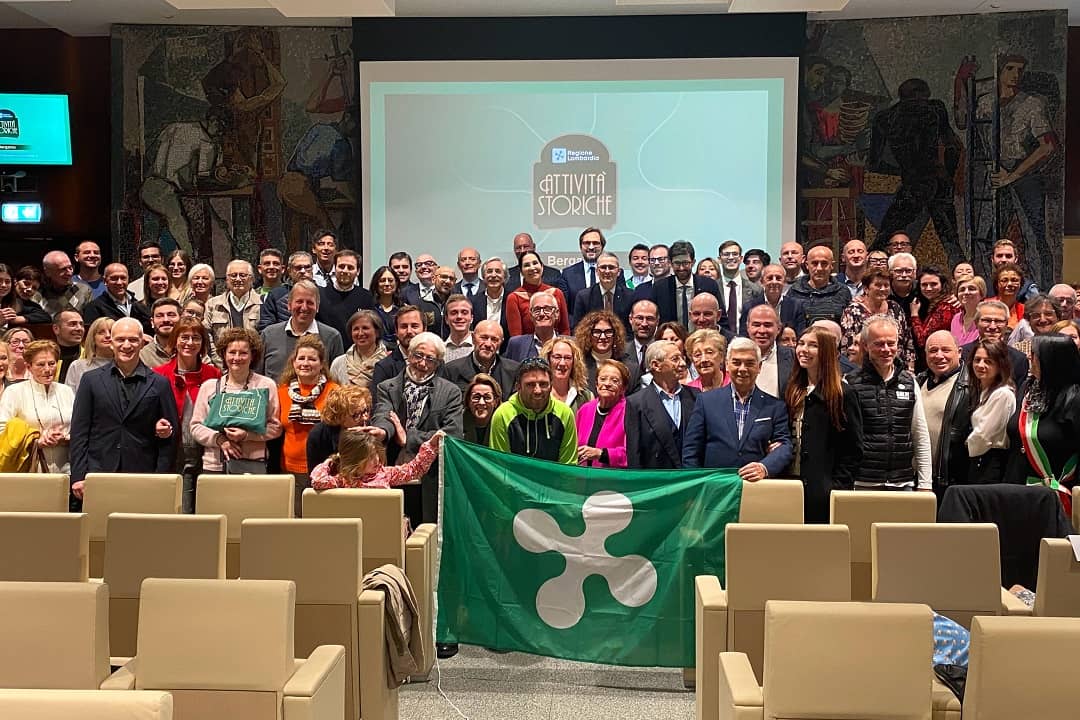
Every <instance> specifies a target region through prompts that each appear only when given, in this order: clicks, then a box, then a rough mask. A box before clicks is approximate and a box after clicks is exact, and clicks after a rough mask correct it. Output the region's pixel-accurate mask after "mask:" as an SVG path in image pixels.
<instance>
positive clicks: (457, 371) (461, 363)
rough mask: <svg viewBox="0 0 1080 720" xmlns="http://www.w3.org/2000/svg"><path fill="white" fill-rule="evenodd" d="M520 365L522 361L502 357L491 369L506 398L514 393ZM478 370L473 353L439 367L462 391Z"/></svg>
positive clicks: (443, 375) (445, 376)
mask: <svg viewBox="0 0 1080 720" xmlns="http://www.w3.org/2000/svg"><path fill="white" fill-rule="evenodd" d="M530 337H531V336H530ZM519 365H521V363H519V362H516V361H514V360H507V359H506V358H504V357H500V358H497V359H496V360H495V367H493V368H492V369H491V376H492V377H494V378H495V381H496V382H498V383H499V387H500V388H502V396H503V398H505V399H509V398H510V396H511V395H512V394H513V393H514V382H515V381H516V380H517V371H518V366H519ZM478 372H480V366H479V365H477V364H476V358H475V356H474V355H473V354H472V353H469V354H468V355H466V356H465V357H462V358H458V359H457V360H451V361H450V362H448V363H446V364H445V365H443V366H442V367H441V368H439V375H440V376H441V377H444V378H446V379H447V380H449V381H450V382H452V383H454V385H457V387H458V389H459V390H461V392H462V393H464V392H465V388H466V387H467V386H468V385H469V383H471V382H472V381H473V378H474V377H476V374H477V373H478Z"/></svg>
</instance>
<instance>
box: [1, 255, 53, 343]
mask: <svg viewBox="0 0 1080 720" xmlns="http://www.w3.org/2000/svg"><path fill="white" fill-rule="evenodd" d="M32 273H36V274H37V278H38V279H37V284H38V286H39V287H40V286H41V271H40V270H38V269H37V268H22V269H20V270H19V276H22V275H27V274H32ZM16 279H18V276H15V275H13V274H12V272H11V268H10V267H8V266H7V265H5V264H3V263H0V327H4V328H12V327H15V326H17V325H29V324H35V323H47V322H52V318H50V317H49V313H47V312H45V311H44V310H43V309H42V308H41V306H40V305H38V304H37V303H36V302H34V301H33V300H24V299H23V298H22V297H20V296H19V293H17V292H16V289H15V280H16Z"/></svg>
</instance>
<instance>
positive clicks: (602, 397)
mask: <svg viewBox="0 0 1080 720" xmlns="http://www.w3.org/2000/svg"><path fill="white" fill-rule="evenodd" d="M629 383H630V371H629V370H627V369H626V366H625V365H623V364H622V363H621V362H619V361H618V360H601V361H600V362H599V363H597V366H596V399H595V400H590V401H589V402H587V403H585V404H584V405H582V406H581V409H579V410H578V411H577V436H578V465H583V466H586V467H626V429H625V427H624V425H623V417H624V416H625V414H626V386H627V385H628V384H629Z"/></svg>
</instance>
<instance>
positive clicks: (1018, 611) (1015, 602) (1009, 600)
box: [1001, 588, 1031, 617]
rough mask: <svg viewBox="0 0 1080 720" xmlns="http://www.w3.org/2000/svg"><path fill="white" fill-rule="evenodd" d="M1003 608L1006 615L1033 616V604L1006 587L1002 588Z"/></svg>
mask: <svg viewBox="0 0 1080 720" xmlns="http://www.w3.org/2000/svg"><path fill="white" fill-rule="evenodd" d="M1001 610H1002V612H1003V613H1004V614H1005V615H1026V616H1028V617H1030V616H1031V606H1030V605H1028V604H1027V603H1026V602H1024V601H1023V600H1021V599H1020V598H1018V597H1016V596H1015V595H1013V594H1012V593H1011V592H1009V591H1008V590H1006V589H1005V588H1001Z"/></svg>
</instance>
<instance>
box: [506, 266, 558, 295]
mask: <svg viewBox="0 0 1080 720" xmlns="http://www.w3.org/2000/svg"><path fill="white" fill-rule="evenodd" d="M561 277H562V274H561V273H560V272H559V271H558V270H556V269H555V268H553V267H548V266H547V265H545V266H544V274H543V275H542V276H541V280H542V281H543V283H544V284H545V285H550V286H551V287H559V279H560V278H561ZM519 287H521V265H515V266H514V267H512V268H510V269H509V270H507V271H506V292H507V293H512V292H514V291H515V290H517V289H518V288H519Z"/></svg>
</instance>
